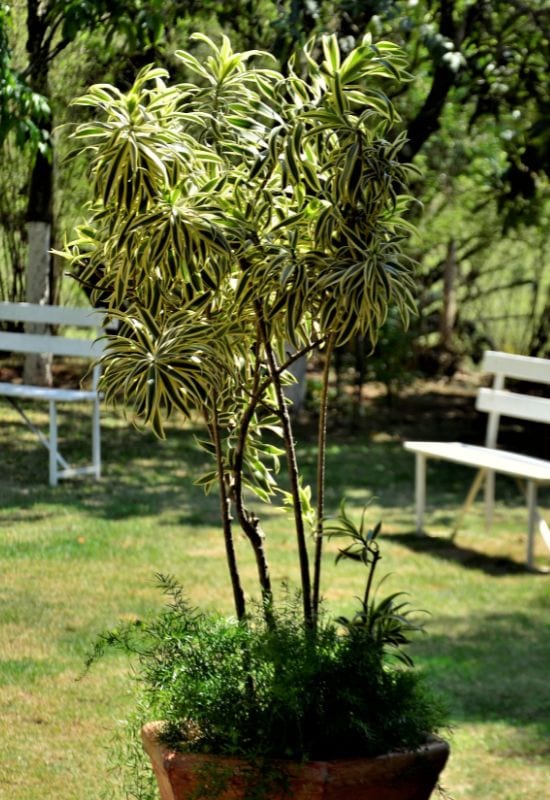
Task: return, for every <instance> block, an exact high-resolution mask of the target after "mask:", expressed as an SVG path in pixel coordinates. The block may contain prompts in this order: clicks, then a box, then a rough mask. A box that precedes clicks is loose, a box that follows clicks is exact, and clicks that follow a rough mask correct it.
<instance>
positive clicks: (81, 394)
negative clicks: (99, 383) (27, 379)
mask: <svg viewBox="0 0 550 800" xmlns="http://www.w3.org/2000/svg"><path fill="white" fill-rule="evenodd" d="M0 395H3V396H4V397H14V398H17V399H18V400H55V401H56V402H66V403H75V402H81V401H83V400H87V401H90V400H96V399H97V397H98V393H97V392H94V391H85V390H82V389H52V388H51V387H50V386H32V385H29V384H24V383H0Z"/></svg>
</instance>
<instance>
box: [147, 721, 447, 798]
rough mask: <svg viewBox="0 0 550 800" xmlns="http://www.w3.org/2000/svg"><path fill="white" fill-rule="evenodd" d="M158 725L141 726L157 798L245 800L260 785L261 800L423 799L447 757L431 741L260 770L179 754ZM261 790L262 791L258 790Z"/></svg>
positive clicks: (442, 745) (440, 744)
mask: <svg viewBox="0 0 550 800" xmlns="http://www.w3.org/2000/svg"><path fill="white" fill-rule="evenodd" d="M160 728H161V723H158V722H151V723H148V724H147V725H145V726H144V727H143V730H142V739H143V744H144V747H145V750H146V752H147V754H148V755H149V758H150V759H151V762H152V765H153V769H154V771H155V775H156V778H157V782H158V785H159V789H160V796H161V800H201V799H202V800H214V798H215V799H216V800H246V798H247V795H248V796H250V793H251V789H252V787H253V786H254V785H258V783H259V781H258V778H259V777H260V778H261V780H262V783H264V786H265V789H264V793H263V794H256V795H255V796H256V797H262V800H263V798H265V800H428V798H429V797H430V795H431V793H432V791H433V789H434V787H435V785H436V783H437V779H438V777H439V773H440V772H441V771H442V770H443V768H444V766H445V763H446V761H447V758H448V755H449V745H448V744H447V742H444V741H443V740H442V739H439V738H437V737H434V738H433V739H432V740H430V741H429V742H428V743H427V744H426V745H424V746H423V747H421V748H419V749H418V750H415V751H404V752H396V753H388V754H386V755H382V756H378V757H376V758H352V759H337V760H334V761H308V762H305V763H298V762H293V761H289V762H287V761H275V760H274V761H268V762H266V763H264V764H262V766H261V767H260V766H257V767H255V765H254V764H252V763H250V762H248V761H246V760H244V759H241V758H234V757H229V756H215V755H203V754H200V753H180V752H177V751H175V750H173V749H172V748H170V747H167V746H166V745H163V744H162V743H161V742H160V741H159V739H158V734H159V731H160ZM262 788H263V787H262Z"/></svg>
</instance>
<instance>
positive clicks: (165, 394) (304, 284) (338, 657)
mask: <svg viewBox="0 0 550 800" xmlns="http://www.w3.org/2000/svg"><path fill="white" fill-rule="evenodd" d="M194 41H195V42H198V43H200V45H201V46H202V47H203V48H204V52H205V56H204V58H202V59H201V60H199V59H198V58H197V57H195V56H194V55H193V54H192V53H190V52H187V51H180V52H178V53H177V55H178V58H179V59H180V61H181V62H182V63H183V64H184V66H185V68H186V69H187V72H188V75H189V79H188V81H187V82H185V83H182V84H179V85H171V84H170V83H169V82H168V75H167V73H166V71H165V70H163V69H160V68H157V67H147V68H145V69H143V70H142V71H141V72H140V74H139V75H138V77H137V79H136V81H135V83H134V85H133V87H132V88H131V89H130V90H129V91H128V92H126V93H122V92H121V91H120V90H119V89H117V88H116V87H114V86H110V85H96V86H93V87H91V89H90V90H89V91H88V93H87V94H86V95H85V96H84V97H81V98H79V99H78V100H77V101H76V102H77V104H79V105H81V106H84V107H86V108H89V109H91V112H92V113H91V118H90V120H89V121H87V122H86V123H84V124H81V125H79V126H78V127H77V128H76V130H75V132H74V134H73V138H74V141H75V144H76V147H77V148H79V149H82V148H87V149H88V150H89V151H90V154H91V185H92V192H93V200H92V203H91V212H92V214H91V218H90V220H89V221H88V222H87V223H86V224H85V225H83V226H82V227H81V228H80V230H79V232H78V236H77V238H76V239H75V240H74V241H72V242H69V243H68V244H67V245H66V248H65V251H64V255H65V257H66V258H68V260H69V261H70V263H71V266H72V270H73V273H74V274H75V275H76V276H77V277H78V279H79V280H80V281H82V282H84V283H86V284H87V286H88V288H89V291H90V292H91V295H92V297H93V298H94V299H95V301H96V302H97V303H102V304H104V305H106V306H107V307H108V309H109V312H110V313H111V314H112V315H113V316H114V317H116V318H117V319H119V321H120V323H121V324H120V326H119V330H118V332H117V333H116V334H113V335H111V336H109V338H108V341H107V347H106V352H105V355H104V356H103V357H102V365H103V369H104V373H103V389H104V391H105V394H106V397H107V399H108V400H111V401H114V402H116V401H117V400H119V399H120V400H122V401H123V403H124V405H125V407H130V408H131V409H132V410H133V412H134V414H135V417H136V418H137V419H138V420H141V421H143V422H145V423H146V424H149V425H150V426H151V427H152V429H153V430H154V431H155V433H156V434H157V435H158V436H160V437H162V436H164V428H165V421H166V419H167V417H168V416H169V415H170V414H171V413H172V412H174V411H178V412H180V413H182V414H183V415H185V416H187V417H190V416H191V415H194V414H200V415H201V416H202V418H203V420H204V424H205V435H204V439H203V440H201V441H200V442H199V445H200V446H201V447H202V448H203V449H204V450H205V452H206V453H207V454H208V456H210V458H211V468H210V470H209V471H208V472H207V473H205V474H204V475H203V476H202V477H201V478H200V480H199V482H200V483H201V484H202V485H203V486H204V487H205V489H206V490H207V491H209V490H210V489H212V488H213V487H216V488H217V489H218V491H219V498H220V512H221V521H222V528H223V534H224V539H225V547H226V554H227V563H228V569H229V573H230V578H231V586H232V590H233V598H234V603H235V612H236V621H231V622H227V621H224V620H220V619H217V618H215V619H211V618H208V617H206V616H205V615H203V614H200V613H199V612H196V611H193V610H192V609H189V608H188V607H187V605H186V603H185V602H184V600H183V599H182V595H181V591H180V589H179V587H178V586H177V585H176V584H175V583H174V582H172V581H171V580H168V579H163V580H162V586H163V588H164V590H165V591H166V592H167V594H168V595H169V597H170V604H169V607H168V609H167V610H166V612H165V613H163V614H161V616H160V617H158V618H157V619H156V620H154V621H153V623H150V624H149V623H146V624H139V625H137V626H124V627H123V628H122V629H120V630H119V631H118V632H114V633H112V634H107V636H106V637H104V638H103V639H102V640H101V641H100V645H99V647H98V650H97V653H100V652H101V649H102V647H103V646H104V645H109V644H112V645H115V646H120V647H122V648H123V649H126V650H129V651H130V652H133V653H135V654H136V655H137V657H138V660H139V662H140V672H139V674H140V676H141V678H142V680H143V683H144V691H145V697H146V699H147V701H148V708H149V711H150V712H151V713H152V714H154V715H155V716H156V715H158V716H160V717H161V718H163V719H165V720H167V724H168V731H167V735H168V736H169V737H172V738H174V739H179V738H181V736H182V734H183V735H184V737H185V738H187V745H188V747H191V748H193V747H195V748H198V749H206V750H208V751H216V752H223V753H241V754H248V755H250V754H256V755H260V756H279V757H292V758H299V759H302V758H311V757H323V756H327V755H329V754H330V755H332V756H335V755H348V756H349V755H358V754H375V753H380V752H383V751H384V750H387V749H391V748H392V747H400V746H405V745H408V746H416V745H418V744H419V743H420V742H421V741H423V740H425V737H426V735H427V733H428V732H429V731H431V730H433V729H434V727H435V725H436V719H437V715H436V714H434V713H433V704H432V701H431V700H428V699H427V698H426V697H425V696H424V694H423V692H422V690H421V689H420V683H419V680H418V677H417V676H416V674H415V673H414V672H412V671H410V670H408V669H407V667H409V666H411V663H412V662H411V661H410V658H409V657H408V656H407V655H406V654H405V653H404V652H403V651H402V650H401V647H402V645H406V644H407V643H408V641H409V635H410V634H411V633H412V631H413V630H415V629H416V627H417V626H416V625H415V624H414V622H413V620H412V618H411V615H410V609H409V608H408V606H407V603H406V602H404V601H403V598H402V595H401V594H399V593H398V594H393V595H390V596H389V597H387V598H386V599H384V600H381V601H380V600H378V599H377V597H376V592H375V591H374V590H373V577H374V571H375V568H376V565H377V562H378V559H379V553H378V540H377V535H378V529H376V530H375V531H374V532H372V533H369V534H365V533H364V531H363V525H361V527H360V528H356V527H355V526H354V524H353V522H352V520H351V518H350V517H349V516H348V515H347V513H346V512H345V509H343V510H342V513H341V518H340V522H339V524H338V525H336V527H334V526H332V527H328V528H327V527H326V525H325V523H326V520H325V517H326V514H325V503H324V496H325V482H326V476H325V451H326V433H327V425H326V420H327V411H328V385H329V377H330V375H329V371H328V367H327V369H326V370H325V373H324V379H323V390H322V401H321V414H320V419H319V433H318V442H319V447H318V469H317V482H316V487H315V491H313V490H312V488H311V487H309V486H307V485H306V484H305V481H304V480H303V476H302V473H301V469H300V464H299V462H298V457H297V450H296V445H295V439H294V435H293V431H292V420H291V414H290V402H289V400H288V399H287V396H286V394H285V386H286V385H287V384H288V383H289V381H290V380H291V376H290V374H289V368H290V366H291V365H292V363H293V361H294V360H295V359H297V358H299V357H301V356H303V355H307V354H308V353H309V352H311V351H312V350H313V349H314V348H324V350H325V351H326V353H327V359H326V362H327V365H328V364H329V362H330V358H329V356H330V353H331V352H332V350H333V348H334V347H336V346H341V345H343V344H345V343H346V342H348V341H349V340H350V339H351V338H352V337H354V336H356V335H357V334H359V335H361V336H364V337H366V338H367V339H368V340H369V341H370V342H371V343H374V342H375V341H376V337H377V335H378V331H379V329H380V327H381V325H382V324H383V323H384V321H385V319H386V317H387V314H388V311H389V309H390V307H392V306H395V307H396V308H397V309H398V310H399V312H400V314H401V316H402V318H404V319H405V320H406V319H407V317H408V314H409V313H410V311H411V310H412V308H413V300H412V289H413V278H412V272H411V266H412V265H411V263H410V261H409V259H408V258H407V257H406V256H405V255H404V254H403V252H402V249H401V245H402V241H403V239H404V237H405V236H406V235H408V233H409V229H410V226H409V224H408V223H407V222H406V220H405V218H404V215H405V213H406V211H407V209H408V207H409V205H410V203H411V198H410V197H409V196H408V195H407V194H406V182H407V178H408V175H409V172H410V167H409V166H407V165H406V164H403V163H402V161H401V160H400V159H399V157H398V156H399V152H400V149H401V148H402V146H403V143H404V140H403V137H402V136H400V135H397V136H394V135H393V134H392V131H393V127H394V125H395V123H396V121H397V118H398V117H397V113H396V111H395V109H394V107H393V105H392V103H391V102H390V100H389V98H388V96H387V95H386V94H385V93H384V91H383V86H384V83H387V82H394V83H397V85H398V86H399V85H400V84H401V83H402V82H403V81H407V80H408V79H409V75H408V73H407V72H406V70H405V57H404V54H403V53H402V51H401V50H400V49H399V48H398V47H396V46H395V45H394V44H392V43H391V42H379V43H377V44H374V43H373V42H372V40H371V38H370V37H368V36H367V37H365V38H364V39H363V40H362V41H361V42H360V44H359V45H358V46H357V47H355V48H354V49H353V50H351V51H350V52H349V53H347V54H343V53H341V51H340V48H339V45H338V42H337V39H336V37H335V36H325V37H322V38H321V39H320V40H319V41H315V40H312V41H310V42H309V43H308V45H307V46H306V47H305V48H304V49H303V50H302V51H300V52H299V53H297V54H296V55H295V56H294V57H293V58H292V59H291V60H290V62H289V64H288V65H287V66H288V69H287V72H286V74H283V73H282V72H281V71H280V70H278V69H276V68H275V66H274V64H273V59H271V57H270V56H269V54H268V53H262V52H259V51H256V50H250V51H247V52H241V53H239V52H234V51H233V49H232V47H231V44H230V41H229V39H228V38H226V37H222V38H221V41H220V42H219V43H215V42H214V41H212V40H211V39H209V38H208V37H206V36H205V35H203V34H195V35H194ZM283 467H284V468H285V470H284V471H285V473H286V478H285V480H283V479H280V478H279V475H278V473H279V470H281V471H283ZM258 500H260V501H262V502H263V503H270V502H278V503H279V504H280V505H281V506H282V507H284V508H286V509H287V510H288V511H289V517H290V518H291V521H289V523H288V526H289V528H290V527H292V524H293V527H294V536H295V540H296V555H297V567H298V572H299V576H300V591H299V595H298V596H299V601H298V605H300V604H301V611H300V612H298V609H297V606H296V604H294V605H292V607H291V610H290V611H289V610H288V609H286V610H285V605H284V604H283V605H282V606H281V604H276V603H275V599H274V591H273V586H272V582H271V577H270V572H269V565H268V559H267V546H266V537H265V535H264V532H263V530H262V527H261V520H260V517H259V516H258V513H257V508H258V503H257V501H258ZM237 527H238V528H240V530H241V532H242V533H243V534H244V536H245V538H246V539H247V540H248V542H249V543H250V545H251V547H252V549H253V553H254V556H255V561H256V565H257V573H258V581H259V588H260V592H261V601H260V603H259V607H260V609H261V613H260V614H252V613H251V611H250V608H249V607H248V606H247V603H246V600H245V593H244V589H243V586H242V583H241V575H240V570H239V564H238V559H237V552H236V548H235V544H234V528H237ZM327 533H328V534H331V535H342V534H345V535H347V536H351V539H352V541H351V544H350V545H349V546H348V547H346V548H344V549H342V551H341V557H342V558H348V559H349V558H351V559H356V560H360V561H362V562H363V563H364V565H365V566H366V567H367V569H368V572H367V576H368V577H367V586H366V591H365V595H364V598H363V601H362V603H361V607H360V610H359V612H358V614H357V615H356V616H355V617H354V618H353V619H352V620H347V619H341V620H339V621H333V622H327V621H326V620H325V619H324V617H323V615H321V613H320V602H321V563H322V560H321V556H322V548H323V542H324V539H325V538H326V535H327ZM312 562H313V563H312ZM391 652H395V653H397V654H398V655H399V657H400V658H401V660H402V662H404V663H403V664H402V665H399V667H395V666H394V667H393V668H391V669H390V668H389V666H388V655H389V653H391Z"/></svg>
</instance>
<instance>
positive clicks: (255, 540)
mask: <svg viewBox="0 0 550 800" xmlns="http://www.w3.org/2000/svg"><path fill="white" fill-rule="evenodd" d="M256 367H257V361H256ZM259 377H260V376H259V372H258V369H256V374H255V378H254V388H253V390H252V396H251V399H250V402H249V404H248V406H247V408H246V409H245V411H244V414H243V416H242V419H241V423H240V428H239V435H238V438H237V445H236V447H235V461H234V465H233V476H234V485H233V495H234V499H235V511H236V513H237V519H238V520H239V524H240V526H241V528H242V530H243V533H244V534H245V536H246V537H247V539H248V541H249V542H250V544H251V545H252V549H253V551H254V557H255V559H256V568H257V570H258V579H259V581H260V586H261V589H262V598H263V603H264V613H265V617H266V622H268V624H269V623H271V622H272V621H273V620H272V614H271V608H272V606H273V590H272V587H271V577H270V574H269V564H268V561H267V557H266V553H265V535H264V533H263V531H262V529H261V527H260V520H259V519H258V517H257V516H256V515H255V514H253V513H252V512H250V511H249V510H248V509H247V508H246V507H245V505H244V497H243V493H244V492H243V490H244V486H243V471H244V457H245V444H246V440H247V436H248V431H249V428H250V423H251V422H252V418H253V416H254V412H255V410H256V406H257V404H258V400H259V398H260V397H261V391H262V390H261V387H260V386H259Z"/></svg>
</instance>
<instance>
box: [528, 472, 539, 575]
mask: <svg viewBox="0 0 550 800" xmlns="http://www.w3.org/2000/svg"><path fill="white" fill-rule="evenodd" d="M527 509H528V513H529V531H528V534H527V554H526V563H527V569H533V566H534V563H535V528H536V527H537V522H538V513H537V484H536V483H535V482H534V481H527Z"/></svg>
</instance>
